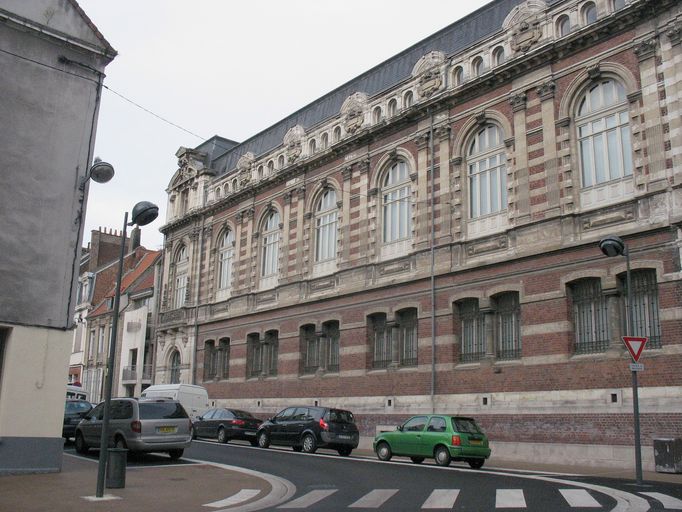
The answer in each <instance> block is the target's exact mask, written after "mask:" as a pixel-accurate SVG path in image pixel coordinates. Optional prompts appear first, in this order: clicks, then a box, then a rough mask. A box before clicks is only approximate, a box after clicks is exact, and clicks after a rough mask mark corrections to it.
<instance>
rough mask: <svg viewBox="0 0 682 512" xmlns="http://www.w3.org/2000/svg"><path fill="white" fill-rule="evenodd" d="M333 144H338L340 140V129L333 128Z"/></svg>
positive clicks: (338, 127)
mask: <svg viewBox="0 0 682 512" xmlns="http://www.w3.org/2000/svg"><path fill="white" fill-rule="evenodd" d="M333 137H334V142H339V141H340V140H341V127H340V126H337V127H336V128H334V135H333Z"/></svg>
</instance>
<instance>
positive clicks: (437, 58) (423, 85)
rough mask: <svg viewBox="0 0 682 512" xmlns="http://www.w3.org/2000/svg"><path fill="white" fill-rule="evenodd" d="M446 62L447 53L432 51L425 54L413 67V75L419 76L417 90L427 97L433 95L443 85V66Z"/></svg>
mask: <svg viewBox="0 0 682 512" xmlns="http://www.w3.org/2000/svg"><path fill="white" fill-rule="evenodd" d="M444 62H445V54H444V53H443V52H440V51H432V52H429V53H427V54H426V55H424V56H423V57H422V58H421V59H419V60H418V61H417V63H416V64H415V65H414V68H412V76H414V77H417V76H419V84H418V85H417V91H418V92H419V95H420V96H422V97H425V98H428V97H429V96H432V95H433V93H435V92H436V91H438V90H439V89H440V88H441V87H442V86H443V74H442V73H441V66H442V65H443V63H444Z"/></svg>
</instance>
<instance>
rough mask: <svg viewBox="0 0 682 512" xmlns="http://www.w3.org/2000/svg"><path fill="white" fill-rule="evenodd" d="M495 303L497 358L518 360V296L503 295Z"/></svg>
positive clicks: (519, 343) (514, 294) (519, 338)
mask: <svg viewBox="0 0 682 512" xmlns="http://www.w3.org/2000/svg"><path fill="white" fill-rule="evenodd" d="M495 302H496V310H495V324H496V325H495V327H496V338H497V340H496V341H497V358H498V359H518V358H520V357H521V329H520V322H519V318H520V307H519V296H518V294H517V293H505V294H502V295H500V296H499V297H498V298H497V300H496V301H495Z"/></svg>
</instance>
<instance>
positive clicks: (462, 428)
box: [452, 418, 481, 434]
mask: <svg viewBox="0 0 682 512" xmlns="http://www.w3.org/2000/svg"><path fill="white" fill-rule="evenodd" d="M452 427H453V428H454V429H455V430H456V431H457V432H462V433H464V434H481V429H480V428H478V425H476V422H475V421H474V420H472V419H470V418H452Z"/></svg>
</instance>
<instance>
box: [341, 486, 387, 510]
mask: <svg viewBox="0 0 682 512" xmlns="http://www.w3.org/2000/svg"><path fill="white" fill-rule="evenodd" d="M397 492H398V489H374V490H373V491H370V492H368V493H367V494H365V495H364V496H363V497H362V498H360V499H359V500H358V501H356V502H355V503H352V504H350V505H349V506H348V508H379V507H380V506H381V505H383V504H384V503H386V501H387V500H388V499H389V498H390V497H391V496H393V495H394V494H395V493H397Z"/></svg>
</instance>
